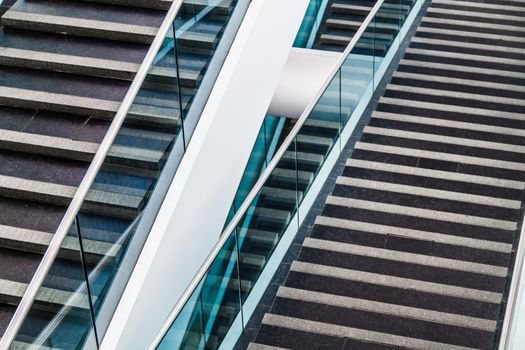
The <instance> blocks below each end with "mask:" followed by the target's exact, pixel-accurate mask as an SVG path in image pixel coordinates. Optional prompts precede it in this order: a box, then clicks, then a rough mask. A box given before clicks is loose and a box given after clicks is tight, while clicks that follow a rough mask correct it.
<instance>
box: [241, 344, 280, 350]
mask: <svg viewBox="0 0 525 350" xmlns="http://www.w3.org/2000/svg"><path fill="white" fill-rule="evenodd" d="M248 350H287V349H286V348H281V347H276V346H270V345H263V344H256V343H250V344H249V345H248Z"/></svg>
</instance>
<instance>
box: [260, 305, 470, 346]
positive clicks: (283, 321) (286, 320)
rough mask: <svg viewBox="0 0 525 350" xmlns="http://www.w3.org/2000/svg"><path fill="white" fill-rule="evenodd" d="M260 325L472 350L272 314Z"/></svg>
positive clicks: (378, 341) (380, 341)
mask: <svg viewBox="0 0 525 350" xmlns="http://www.w3.org/2000/svg"><path fill="white" fill-rule="evenodd" d="M262 323H263V324H265V325H270V326H275V327H283V328H288V329H294V330H298V331H303V332H309V333H315V334H321V335H328V336H333V337H339V338H349V339H356V340H361V341H364V342H367V343H372V344H384V345H392V346H402V347H403V348H407V349H425V350H472V348H466V347H462V346H455V345H450V344H445V343H438V342H433V341H428V340H424V339H419V338H411V337H404V336H399V335H393V334H389V333H380V332H375V331H369V330H365V329H358V328H351V327H346V326H339V325H334V324H328V323H322V322H316V321H310V320H305V319H299V318H293V317H288V316H281V315H274V314H266V315H265V316H264V318H263V321H262Z"/></svg>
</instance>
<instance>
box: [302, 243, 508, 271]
mask: <svg viewBox="0 0 525 350" xmlns="http://www.w3.org/2000/svg"><path fill="white" fill-rule="evenodd" d="M303 247H308V248H313V249H318V250H326V251H330V252H337V253H343V254H349V255H358V256H365V257H369V258H376V259H383V260H389V261H392V262H403V263H408V264H416V265H422V266H429V267H437V268H443V269H449V270H457V271H463V272H471V273H476V274H482V275H487V276H495V277H506V276H507V273H508V269H507V268H506V267H501V266H492V265H487V264H480V263H474V262H470V261H463V260H456V259H447V258H440V257H435V256H431V255H423V254H415V253H407V252H403V251H397V250H390V249H382V248H375V247H370V246H363V245H357V244H348V243H342V242H332V241H327V240H321V239H314V238H310V237H307V238H305V240H304V243H303Z"/></svg>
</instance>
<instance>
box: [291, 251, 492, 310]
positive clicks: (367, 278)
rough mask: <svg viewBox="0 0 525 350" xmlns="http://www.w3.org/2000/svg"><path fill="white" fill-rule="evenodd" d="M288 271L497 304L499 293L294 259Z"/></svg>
mask: <svg viewBox="0 0 525 350" xmlns="http://www.w3.org/2000/svg"><path fill="white" fill-rule="evenodd" d="M290 271H295V272H302V273H307V274H311V275H318V276H326V277H333V278H339V279H343V280H349V281H356V282H364V283H371V284H377V285H382V286H386V287H394V288H401V289H411V290H416V291H420V292H424V293H430V294H438V295H444V296H450V297H456V298H463V299H470V300H476V301H482V302H486V303H492V304H499V303H500V302H501V300H502V295H501V294H500V293H495V292H488V291H484V290H477V289H471V288H465V287H458V286H451V285H445V284H439V283H434V282H426V281H418V280H413V279H408V278H403V277H394V276H388V275H381V274H376V273H370V272H364V271H357V270H349V269H343V268H340V267H333V266H327V265H317V264H312V263H307V262H301V261H294V262H293V263H292V266H291V268H290Z"/></svg>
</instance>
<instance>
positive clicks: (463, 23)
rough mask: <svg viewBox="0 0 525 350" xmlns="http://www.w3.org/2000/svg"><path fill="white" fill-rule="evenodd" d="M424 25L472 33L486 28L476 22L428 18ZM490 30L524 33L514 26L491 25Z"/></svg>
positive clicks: (519, 27)
mask: <svg viewBox="0 0 525 350" xmlns="http://www.w3.org/2000/svg"><path fill="white" fill-rule="evenodd" d="M425 23H430V24H440V25H449V26H460V27H462V28H463V29H465V30H468V29H470V30H472V31H476V30H478V31H482V29H485V28H486V23H477V22H472V21H460V20H457V19H448V18H437V17H428V16H427V17H425V18H424V19H423V24H425ZM490 28H491V29H492V30H506V31H511V32H523V33H525V27H521V26H514V25H506V24H496V23H491V24H490Z"/></svg>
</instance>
